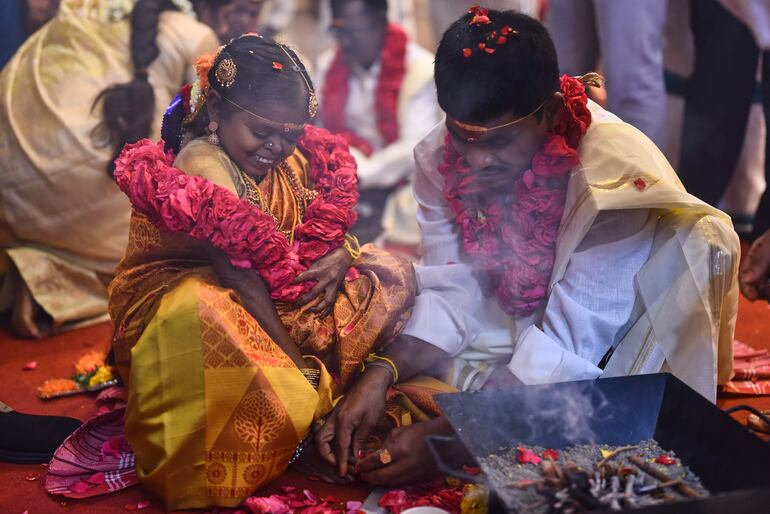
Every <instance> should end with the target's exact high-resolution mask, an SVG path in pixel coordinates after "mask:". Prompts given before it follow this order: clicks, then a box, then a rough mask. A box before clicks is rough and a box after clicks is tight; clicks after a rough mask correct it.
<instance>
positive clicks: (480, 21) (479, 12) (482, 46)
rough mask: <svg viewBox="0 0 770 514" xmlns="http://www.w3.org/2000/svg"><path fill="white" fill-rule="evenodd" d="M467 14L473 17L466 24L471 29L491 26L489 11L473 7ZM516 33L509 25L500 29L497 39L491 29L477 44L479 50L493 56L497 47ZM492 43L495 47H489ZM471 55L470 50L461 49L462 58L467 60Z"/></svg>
mask: <svg viewBox="0 0 770 514" xmlns="http://www.w3.org/2000/svg"><path fill="white" fill-rule="evenodd" d="M468 13H470V14H472V15H473V18H471V21H470V22H468V24H469V25H471V26H473V27H482V26H484V25H492V24H493V22H492V20H491V19H490V18H489V9H487V8H485V7H480V6H478V5H475V6H473V7H471V8H470V9H469V10H468ZM518 33H519V32H518V31H516V30H513V29H512V28H511V27H510V26H509V25H506V26H504V27H503V28H501V29H500V37H498V36H497V30H494V29H493V30H491V31H490V32H487V33H486V34H484V35H483V37H482V39H483V41H481V42H480V43H479V44H478V47H479V50H480V51H482V52H484V53H487V54H493V53H495V51H496V50H497V48H496V47H497V46H502V45H504V44H505V43H507V42H508V36H510V35H514V36H515V35H516V34H518ZM492 43H494V44H495V45H496V46H490V44H492ZM471 55H473V49H472V48H463V57H465V58H468V57H470V56H471Z"/></svg>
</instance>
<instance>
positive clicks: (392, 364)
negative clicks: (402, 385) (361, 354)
mask: <svg viewBox="0 0 770 514" xmlns="http://www.w3.org/2000/svg"><path fill="white" fill-rule="evenodd" d="M375 361H382V362H386V363H388V365H389V366H390V367H391V369H392V370H393V383H394V384H395V383H396V382H398V368H397V367H396V363H395V362H393V361H392V360H390V359H389V358H387V357H384V356H382V355H377V354H376V353H370V354H369V357H368V358H367V359H366V362H371V363H373V362H375Z"/></svg>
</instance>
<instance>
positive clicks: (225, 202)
mask: <svg viewBox="0 0 770 514" xmlns="http://www.w3.org/2000/svg"><path fill="white" fill-rule="evenodd" d="M298 146H299V148H300V150H301V151H302V153H303V154H304V155H305V157H307V159H308V161H309V162H310V174H309V175H310V180H311V181H312V183H313V184H314V185H315V190H316V191H317V192H318V196H317V197H316V199H315V200H313V201H312V203H310V205H308V207H307V209H306V211H305V217H304V219H303V220H302V223H301V224H300V225H299V226H298V227H297V228H296V230H295V238H294V244H293V245H291V246H290V245H289V242H288V240H287V238H286V236H284V235H283V234H282V233H281V232H279V231H278V230H277V227H276V224H275V221H274V220H273V218H272V217H271V216H269V215H267V214H265V213H264V212H262V211H261V210H260V209H259V208H258V207H255V206H253V205H251V204H250V203H249V202H248V201H247V200H242V199H240V198H238V197H237V196H236V195H234V194H233V193H231V192H230V191H229V190H227V189H225V188H223V187H220V186H217V185H215V184H214V183H212V182H211V181H209V180H206V179H205V178H202V177H195V176H190V175H187V174H185V173H184V172H183V171H181V170H179V169H177V168H174V167H173V162H174V156H173V155H172V154H171V153H165V152H164V151H163V142H162V141H161V142H159V143H157V144H156V143H153V142H152V141H149V140H147V139H143V140H141V141H139V142H137V143H134V144H129V145H126V147H125V149H124V150H123V153H122V154H121V155H120V157H118V159H117V160H116V161H115V180H116V182H117V184H118V187H120V189H121V190H122V191H123V192H124V193H125V194H126V195H127V196H128V198H129V199H130V200H131V204H132V205H133V207H134V209H136V210H137V211H138V212H141V213H142V214H145V215H146V216H148V217H149V218H150V219H151V220H152V222H153V223H154V224H155V225H156V226H157V227H158V228H160V229H162V230H168V231H172V232H183V233H185V234H187V235H189V236H190V237H192V238H195V239H198V240H203V241H209V242H211V244H212V245H213V246H215V247H216V248H219V249H220V250H223V251H224V252H225V253H227V255H228V256H229V257H230V262H232V264H233V265H234V266H236V267H238V268H241V269H254V270H256V271H257V272H259V274H260V276H261V277H262V278H263V279H264V281H265V283H266V284H267V286H268V288H269V290H270V291H271V296H272V298H273V299H275V300H281V301H287V302H291V301H294V300H296V299H297V298H299V297H300V296H301V295H302V294H304V293H305V292H306V291H308V290H309V289H310V288H311V287H312V286H313V282H312V281H308V282H302V283H299V284H292V281H293V280H294V278H295V277H296V276H297V275H298V274H300V273H302V272H303V271H305V270H306V269H307V268H308V267H309V266H310V265H311V264H312V263H313V262H315V261H316V260H318V259H319V258H320V257H323V256H324V255H326V254H327V253H329V252H330V251H331V250H334V249H336V248H339V247H341V246H342V244H343V243H344V239H345V234H347V232H348V230H349V229H350V227H352V226H353V224H354V223H355V221H356V213H355V211H354V207H355V205H356V202H357V201H358V178H357V175H356V163H355V160H354V159H353V157H352V156H351V155H350V152H349V151H348V145H347V143H346V142H345V141H344V139H342V138H341V137H339V136H334V135H332V134H330V133H329V132H328V131H326V130H324V129H320V128H316V127H312V126H310V125H308V126H306V127H305V133H304V135H303V136H302V138H300V140H299V143H298Z"/></svg>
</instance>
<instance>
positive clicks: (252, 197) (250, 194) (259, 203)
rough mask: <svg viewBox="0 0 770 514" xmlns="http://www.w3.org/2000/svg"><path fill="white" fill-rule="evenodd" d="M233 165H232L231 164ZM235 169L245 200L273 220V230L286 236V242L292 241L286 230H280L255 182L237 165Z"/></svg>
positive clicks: (275, 217)
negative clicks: (244, 192) (244, 190)
mask: <svg viewBox="0 0 770 514" xmlns="http://www.w3.org/2000/svg"><path fill="white" fill-rule="evenodd" d="M233 164H234V163H233ZM235 169H237V170H238V174H239V176H240V179H241V182H242V183H243V187H244V188H245V189H246V199H247V200H248V201H249V203H250V204H252V205H254V206H255V207H258V208H259V210H261V211H262V212H264V213H265V214H267V215H268V216H270V217H271V218H273V221H274V222H275V228H276V229H277V230H278V231H279V232H280V233H282V234H283V235H284V236H286V239H287V240H288V241H291V240H292V239H293V237H292V236H293V234H292V232H293V231H292V232H290V231H288V230H283V229H281V224H280V221H279V220H278V217H277V216H276V215H275V214H273V213H272V211H271V210H270V208H269V206H268V205H267V204H266V202H265V199H264V198H263V196H262V191H260V189H259V185H258V184H257V181H256V180H254V179H253V178H252V177H251V176H250V175H249V174H248V173H246V172H245V171H243V170H242V169H241V168H240V167H239V166H238V165H236V166H235Z"/></svg>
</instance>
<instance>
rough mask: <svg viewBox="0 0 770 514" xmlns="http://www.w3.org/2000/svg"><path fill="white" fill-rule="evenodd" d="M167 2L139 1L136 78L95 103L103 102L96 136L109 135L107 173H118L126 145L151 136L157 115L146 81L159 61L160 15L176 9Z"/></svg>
mask: <svg viewBox="0 0 770 514" xmlns="http://www.w3.org/2000/svg"><path fill="white" fill-rule="evenodd" d="M173 8H174V7H173V5H172V4H170V2H168V1H167V0H139V1H138V2H137V3H136V5H135V6H134V9H133V11H132V12H131V43H130V48H131V60H132V63H133V66H134V76H133V78H132V79H131V80H130V81H129V82H126V83H124V84H118V85H115V86H111V87H108V88H107V89H105V90H104V91H102V92H101V93H100V94H99V96H98V97H97V98H96V100H95V101H94V106H96V105H97V104H98V103H99V102H101V106H102V107H101V110H102V121H101V123H99V125H98V126H97V127H96V128H95V129H94V133H102V134H105V135H106V138H107V144H109V145H110V146H111V147H112V149H113V155H112V158H110V160H109V162H108V164H107V173H108V175H110V176H112V175H113V173H114V171H115V159H116V158H117V157H118V156H119V155H120V152H121V151H122V150H123V147H124V146H125V145H126V144H127V143H133V142H135V141H138V140H139V139H141V138H143V137H147V136H148V135H149V134H150V128H151V127H152V121H153V116H154V114H155V93H154V91H153V89H152V86H151V85H150V83H149V81H148V77H147V68H148V67H149V66H150V64H152V62H153V61H154V60H155V59H156V58H157V57H158V54H159V53H160V50H159V48H158V44H157V41H156V40H157V36H158V23H159V19H160V14H161V12H163V11H165V10H169V9H173Z"/></svg>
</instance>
